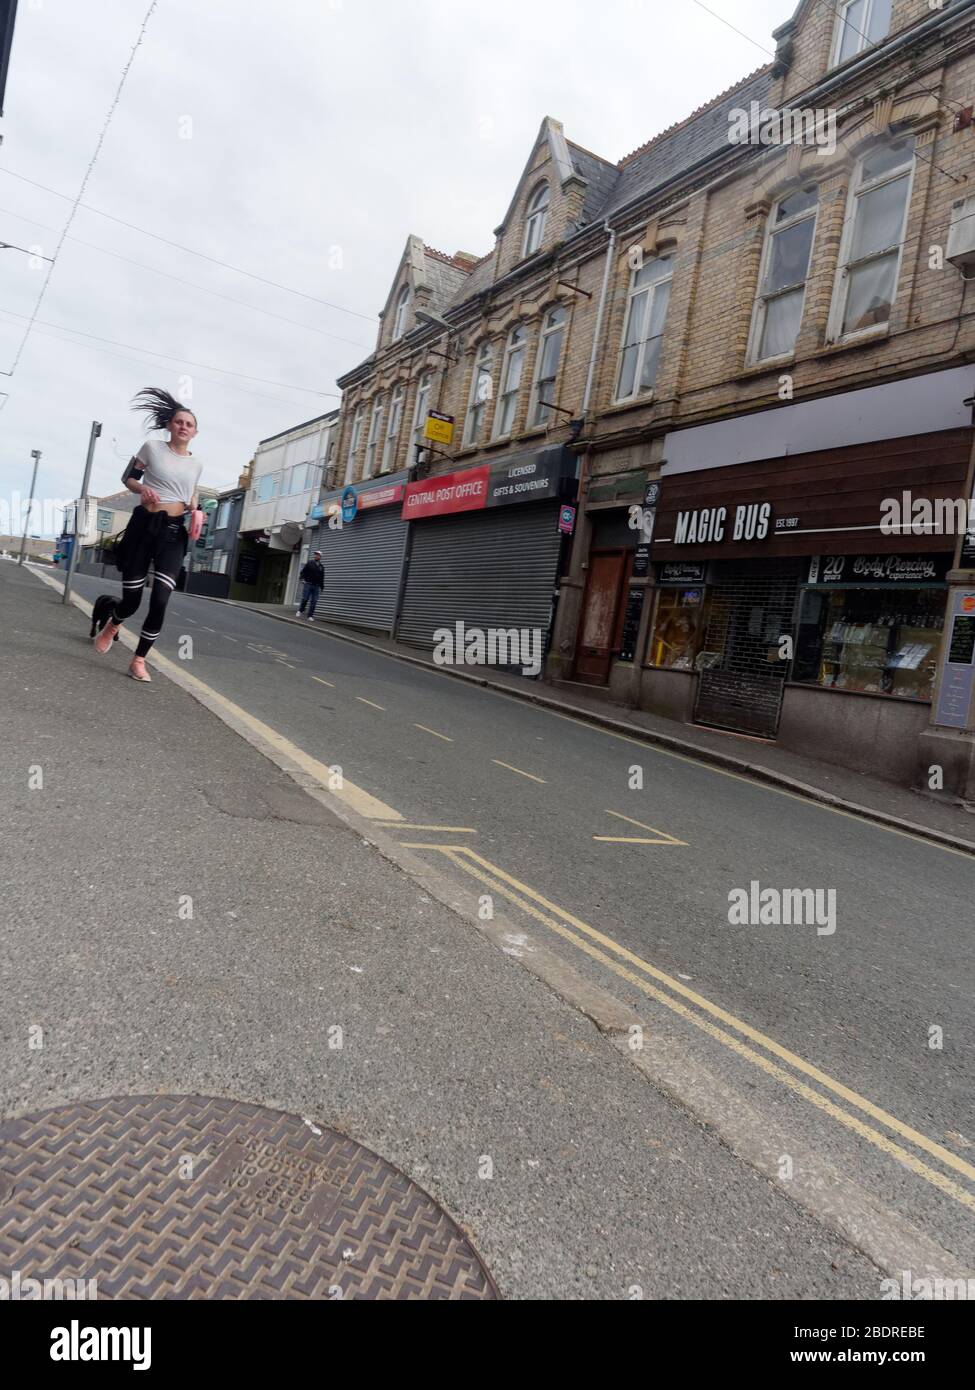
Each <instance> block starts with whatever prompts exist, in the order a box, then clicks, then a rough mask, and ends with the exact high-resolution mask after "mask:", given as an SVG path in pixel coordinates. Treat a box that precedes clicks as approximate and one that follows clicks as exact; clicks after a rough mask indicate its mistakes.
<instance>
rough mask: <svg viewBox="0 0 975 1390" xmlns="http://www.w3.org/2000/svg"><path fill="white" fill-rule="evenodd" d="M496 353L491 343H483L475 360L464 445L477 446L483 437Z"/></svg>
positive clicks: (492, 383) (491, 390)
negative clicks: (492, 366)
mask: <svg viewBox="0 0 975 1390" xmlns="http://www.w3.org/2000/svg"><path fill="white" fill-rule="evenodd" d="M493 358H494V352H493V349H492V347H491V344H490V343H489V342H483V343H482V344H481V346H480V347H479V348H478V350H477V357H476V358H475V360H474V375H473V376H472V377H471V399H470V403H469V404H468V407H467V421H466V424H465V427H464V443H465V444H476V443H477V441H478V440H479V439H480V437H481V432H482V430H483V428H484V421H485V418H486V416H487V408H488V403H489V401H490V400H491V397H492V395H493V387H494V382H493V378H492V376H491V363H492V361H493Z"/></svg>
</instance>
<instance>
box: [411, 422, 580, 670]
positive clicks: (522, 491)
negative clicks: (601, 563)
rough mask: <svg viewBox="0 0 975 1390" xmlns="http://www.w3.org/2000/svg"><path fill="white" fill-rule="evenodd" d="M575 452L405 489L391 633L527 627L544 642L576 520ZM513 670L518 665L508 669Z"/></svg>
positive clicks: (424, 643) (481, 468)
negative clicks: (405, 526)
mask: <svg viewBox="0 0 975 1390" xmlns="http://www.w3.org/2000/svg"><path fill="white" fill-rule="evenodd" d="M576 469H577V459H576V456H575V455H574V454H572V453H570V452H569V451H568V450H567V449H564V448H562V447H561V446H559V447H554V448H553V447H550V448H542V449H535V450H530V451H526V452H524V453H519V454H509V455H506V456H505V457H504V458H502V459H499V460H497V462H495V463H491V464H481V465H476V466H474V467H472V468H466V469H461V470H458V471H456V472H453V473H443V474H440V475H438V476H435V477H430V478H425V479H423V480H421V481H417V482H413V483H410V484H408V486H407V488H406V491H405V496H404V499H403V507H402V518H403V520H404V521H408V522H409V523H410V531H411V535H410V547H409V549H410V554H409V564H408V569H407V576H406V585H405V589H404V592H403V602H402V608H401V611H400V617H399V622H398V624H397V627H396V636H397V637H398V638H399V639H400V640H401V641H404V642H409V643H411V644H413V645H415V646H419V647H433V646H434V645H435V643H436V640H437V639H436V638H435V637H434V634H435V633H436V632H437V631H438V630H442V629H450V630H456V625H457V624H458V623H463V624H464V626H465V628H466V629H478V630H480V631H488V630H496V631H500V630H508V629H512V628H517V629H519V630H521V629H530V630H532V631H538V632H540V634H541V640H542V645H543V646H544V645H545V644H546V643H547V639H548V634H549V630H550V627H551V622H552V616H553V611H554V603H555V591H556V587H557V582H558V576H559V573H560V569H561V560H562V555H563V548H564V546H565V544H566V543H567V541H568V538H569V536H570V535H571V532H572V527H573V523H574V519H575V512H574V506H573V504H574V501H575V496H576ZM513 664H515V665H516V664H517V663H513Z"/></svg>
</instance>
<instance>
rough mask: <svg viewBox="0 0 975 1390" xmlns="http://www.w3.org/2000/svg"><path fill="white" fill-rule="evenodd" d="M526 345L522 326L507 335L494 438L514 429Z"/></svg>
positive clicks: (526, 335) (525, 332) (526, 340)
mask: <svg viewBox="0 0 975 1390" xmlns="http://www.w3.org/2000/svg"><path fill="white" fill-rule="evenodd" d="M527 343H528V333H527V331H526V329H525V327H524V325H523V324H520V323H519V324H518V325H517V326H516V327H515V328H513V329H512V330H511V332H510V333H509V335H508V344H507V347H506V348H505V350H504V366H503V368H502V371H501V396H500V398H499V400H498V410H497V414H496V415H495V418H494V433H495V436H500V435H504V434H510V433H511V431H512V430H513V429H514V424H515V416H516V415H517V413H518V392H519V390H520V389H521V377H522V372H523V371H524V367H525V348H526V346H527Z"/></svg>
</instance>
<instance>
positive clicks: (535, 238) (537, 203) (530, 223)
mask: <svg viewBox="0 0 975 1390" xmlns="http://www.w3.org/2000/svg"><path fill="white" fill-rule="evenodd" d="M548 196H549V195H548V184H547V183H540V184H539V185H538V187H537V188H536V189H535V192H534V193H533V194H532V196H531V198H530V199H529V201H528V208H527V211H526V213H525V245H524V249H523V250H522V253H521V254H522V255H523V256H532V255H534V254H535V252H536V251H537V250H538V248H539V247H540V246H541V244H542V237H543V236H544V235H545V219H546V217H547V216H548Z"/></svg>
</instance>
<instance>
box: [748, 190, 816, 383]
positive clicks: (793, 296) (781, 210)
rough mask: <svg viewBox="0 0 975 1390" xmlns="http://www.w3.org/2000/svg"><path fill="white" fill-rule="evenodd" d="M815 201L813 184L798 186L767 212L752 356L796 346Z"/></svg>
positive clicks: (769, 354)
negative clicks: (808, 186)
mask: <svg viewBox="0 0 975 1390" xmlns="http://www.w3.org/2000/svg"><path fill="white" fill-rule="evenodd" d="M816 207H817V193H816V189H815V188H802V189H799V190H797V191H796V192H795V193H790V194H789V195H788V196H787V197H785V198H780V199H779V201H778V202H777V203H776V204H775V206H774V207H773V209H772V211H771V213H770V214H769V220H768V227H767V229H766V233H765V247H764V249H763V252H762V268H761V274H760V276H759V282H758V297H757V299H756V301H755V320H754V326H753V329H752V351H751V358H752V361H754V362H763V361H765V359H766V358H768V357H784V356H785V355H786V354H788V353H791V352H794V351H795V346H796V338H797V337H798V335H799V325H800V323H801V322H802V307H803V304H804V303H805V298H806V280H807V278H808V275H809V258H810V256H811V255H812V244H813V234H814V232H815V230H816Z"/></svg>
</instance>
